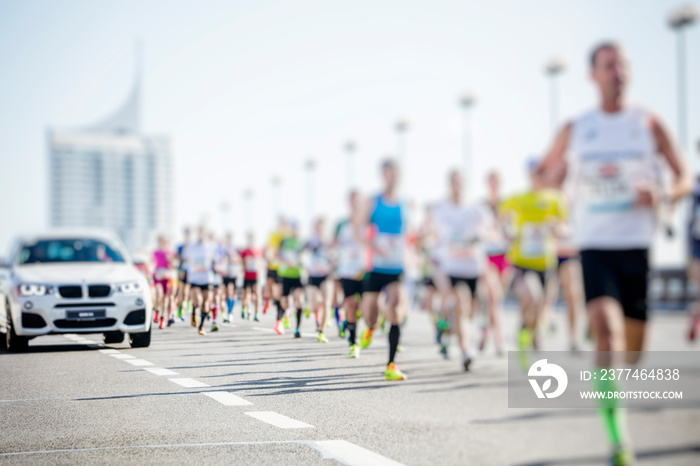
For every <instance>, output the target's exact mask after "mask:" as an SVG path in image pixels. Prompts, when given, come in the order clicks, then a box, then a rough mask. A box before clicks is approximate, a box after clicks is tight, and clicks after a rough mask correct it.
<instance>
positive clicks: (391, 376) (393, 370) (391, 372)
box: [385, 362, 406, 380]
mask: <svg viewBox="0 0 700 466" xmlns="http://www.w3.org/2000/svg"><path fill="white" fill-rule="evenodd" d="M385 380H406V374H404V373H403V372H401V371H400V370H399V368H398V367H397V366H396V363H395V362H392V363H391V364H389V365H388V366H387V367H386V374H385Z"/></svg>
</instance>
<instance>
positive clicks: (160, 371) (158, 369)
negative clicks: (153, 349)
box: [143, 367, 180, 375]
mask: <svg viewBox="0 0 700 466" xmlns="http://www.w3.org/2000/svg"><path fill="white" fill-rule="evenodd" d="M143 370H145V371H148V372H150V373H151V374H155V375H180V374H178V373H177V372H175V371H171V370H170V369H164V368H162V367H144V368H143Z"/></svg>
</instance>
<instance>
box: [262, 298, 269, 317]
mask: <svg viewBox="0 0 700 466" xmlns="http://www.w3.org/2000/svg"><path fill="white" fill-rule="evenodd" d="M268 309H270V300H269V299H268V300H266V301H265V306H264V307H263V314H267V310H268Z"/></svg>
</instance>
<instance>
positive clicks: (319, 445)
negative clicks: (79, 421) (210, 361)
mask: <svg viewBox="0 0 700 466" xmlns="http://www.w3.org/2000/svg"><path fill="white" fill-rule="evenodd" d="M328 443H331V444H332V443H343V444H347V445H349V446H352V447H356V448H357V449H359V450H354V451H355V452H357V451H362V452H369V453H370V454H372V455H374V454H373V453H372V452H371V451H369V450H365V449H364V448H362V447H358V446H357V445H353V444H352V443H350V442H345V441H343V440H328V441H321V442H314V441H309V440H277V441H275V440H268V441H258V442H217V443H176V444H170V445H126V446H120V447H93V448H72V449H62V450H36V451H13V452H8V453H0V457H2V456H25V455H46V454H49V453H74V452H82V451H105V450H134V449H141V448H188V447H195V448H201V447H231V446H248V445H290V444H292V445H306V446H307V447H310V448H313V449H314V450H316V451H318V452H319V453H321V455H322V456H324V457H331V455H336V453H335V452H334V451H333V450H334V449H335V448H337V447H334V446H333V445H330V446H329V447H330V448H327V447H326V445H324V444H328ZM326 455H329V456H326ZM376 456H377V457H378V458H381V459H382V461H383V462H381V463H365V464H378V465H382V466H383V465H401V463H397V462H396V461H392V460H390V459H388V458H384V457H383V456H380V455H376ZM336 457H337V458H338V461H341V459H340V458H341V456H340V455H337V456H336ZM368 458H369V457H368ZM353 461H354V458H351V459H349V460H347V462H346V464H358V463H355V462H353Z"/></svg>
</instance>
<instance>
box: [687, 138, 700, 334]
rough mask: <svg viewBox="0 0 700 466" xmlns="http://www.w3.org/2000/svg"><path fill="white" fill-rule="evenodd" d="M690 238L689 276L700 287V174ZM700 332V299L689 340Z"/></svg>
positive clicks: (691, 220)
mask: <svg viewBox="0 0 700 466" xmlns="http://www.w3.org/2000/svg"><path fill="white" fill-rule="evenodd" d="M698 152H700V141H699V142H698ZM688 233H689V234H688V237H689V238H690V245H689V248H688V249H689V251H690V262H689V264H688V277H689V278H690V279H691V280H692V281H693V282H694V283H695V286H696V287H697V288H698V289H700V175H698V177H697V179H696V181H695V189H694V190H693V204H692V210H691V214H690V225H689V228H688ZM699 334H700V301H696V302H695V303H693V307H692V309H691V312H690V331H689V332H688V340H689V341H691V342H693V341H695V340H696V339H697V338H698V335H699Z"/></svg>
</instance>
